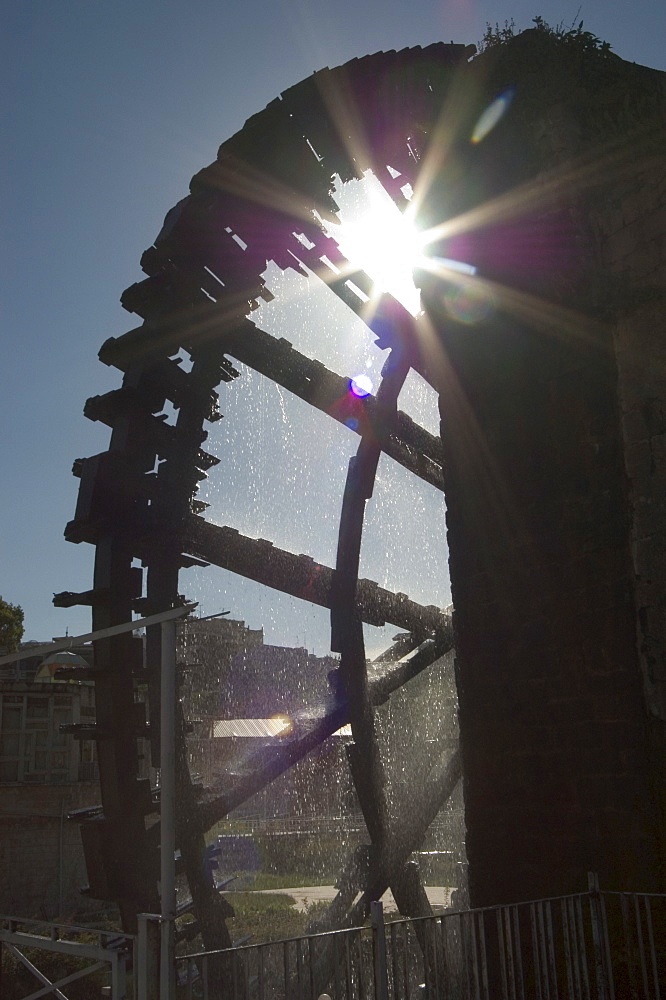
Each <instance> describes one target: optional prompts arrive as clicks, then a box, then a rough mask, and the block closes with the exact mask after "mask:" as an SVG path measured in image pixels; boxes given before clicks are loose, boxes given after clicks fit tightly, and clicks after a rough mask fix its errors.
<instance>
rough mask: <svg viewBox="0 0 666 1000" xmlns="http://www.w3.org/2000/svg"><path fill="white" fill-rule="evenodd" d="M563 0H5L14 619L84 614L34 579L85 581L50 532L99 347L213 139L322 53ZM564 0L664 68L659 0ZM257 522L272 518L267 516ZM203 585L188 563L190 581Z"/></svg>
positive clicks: (377, 44) (426, 39)
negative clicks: (20, 612)
mask: <svg viewBox="0 0 666 1000" xmlns="http://www.w3.org/2000/svg"><path fill="white" fill-rule="evenodd" d="M577 9H578V4H577V3H576V2H573V3H553V2H550V0H549V2H547V3H543V2H542V3H539V4H538V5H537V6H532V4H528V3H526V2H523V0H520V2H516V0H507V2H506V3H504V4H502V5H501V6H500V5H496V4H494V3H490V2H485V3H481V2H474V0H452V2H438V3H436V2H431V0H421V2H420V3H418V4H407V3H404V2H403V3H400V2H397V0H382V2H379V0H369V2H366V3H365V4H358V3H351V2H349V0H339V2H338V3H336V4H331V3H329V2H326V3H324V2H312V0H294V2H292V3H288V4H287V3H272V4H268V3H259V2H257V0H246V2H244V3H242V4H240V3H239V4H231V3H229V2H226V3H222V2H212V0H189V2H187V3H186V2H184V0H178V2H176V0H160V2H157V0H114V2H110V0H109V2H105V0H17V2H14V3H13V4H6V5H5V9H4V16H3V21H4V25H3V27H4V31H3V37H2V40H1V41H0V46H1V51H0V67H1V68H0V73H1V75H2V95H3V105H4V107H3V129H2V131H3V153H2V167H1V169H2V185H1V190H2V195H1V200H2V221H1V227H0V253H1V255H2V257H1V264H2V266H1V268H0V293H1V297H2V317H3V328H2V341H1V346H2V350H1V354H0V359H1V360H0V427H1V428H2V433H1V434H0V505H1V506H0V512H1V515H2V521H1V522H0V523H1V531H0V593H1V594H2V595H3V597H5V598H6V599H8V600H10V601H13V602H16V603H20V604H21V605H22V606H23V607H24V609H25V612H26V638H37V639H48V638H49V637H50V636H52V635H56V634H63V632H64V630H65V628H66V627H67V628H69V631H70V634H71V633H77V632H84V631H87V630H88V628H89V623H90V622H89V611H88V609H85V608H81V609H78V608H73V609H68V610H58V609H54V608H53V607H52V605H51V596H52V593H53V592H54V591H59V590H85V589H87V588H88V587H89V586H90V585H91V573H92V555H93V551H92V548H91V547H90V546H83V545H81V546H73V545H70V544H67V543H66V542H65V541H64V539H63V534H62V533H63V529H64V526H65V523H66V522H67V521H68V520H69V519H71V517H72V516H73V513H74V507H75V502H76V491H77V481H76V480H75V479H74V478H73V477H72V476H71V465H72V462H73V460H74V459H75V458H79V457H84V456H87V455H92V454H95V453H97V452H100V451H103V450H105V448H106V446H107V442H108V431H107V429H106V428H105V427H103V426H101V425H98V424H92V423H90V422H89V421H87V420H85V419H84V417H83V415H82V407H83V404H84V402H85V399H86V398H87V397H88V396H91V395H96V394H98V393H103V392H106V391H108V390H109V389H112V388H116V387H117V386H118V385H119V380H120V376H119V373H117V372H115V371H114V370H112V369H108V368H106V367H105V366H103V365H102V364H101V363H100V362H99V361H98V360H97V351H98V349H99V347H100V345H101V343H102V342H103V341H104V340H105V339H106V338H107V337H109V336H115V335H119V334H121V333H123V332H125V331H126V330H129V329H131V328H132V326H134V325H137V324H136V323H135V322H134V321H133V319H132V317H130V316H129V315H128V314H127V313H125V312H124V311H123V310H122V309H121V307H120V304H119V296H120V293H121V291H122V290H123V289H124V288H125V287H126V286H127V285H129V284H131V283H132V282H134V281H137V280H140V278H141V273H140V270H139V257H140V255H141V252H142V251H143V250H144V249H145V248H146V247H147V246H149V245H150V244H151V243H152V241H153V238H154V236H155V235H156V233H157V231H158V230H159V228H160V225H161V222H162V219H163V217H164V215H165V213H166V211H167V209H168V208H170V207H171V206H172V205H173V204H174V203H175V202H176V201H177V200H178V199H180V198H181V197H183V196H184V195H185V194H186V193H187V188H188V182H189V179H190V177H191V176H192V174H194V173H195V172H196V171H197V170H198V169H199V168H200V167H201V166H203V165H204V164H206V163H208V162H210V161H211V160H212V159H213V158H214V157H215V153H216V150H217V147H218V145H219V144H220V142H222V141H223V140H224V139H225V138H227V137H228V136H230V135H231V134H232V133H233V132H235V131H236V130H237V129H238V128H240V127H241V126H242V124H243V122H244V120H245V119H246V118H247V117H249V116H250V115H251V114H253V113H255V112H256V111H258V110H260V109H261V108H262V107H263V106H264V105H265V104H267V103H268V101H270V100H271V99H272V98H273V97H275V96H276V95H277V94H278V93H279V92H280V91H281V90H284V89H285V88H286V87H288V86H290V85H291V84H293V83H295V82H297V81H298V80H300V79H302V78H303V77H305V76H307V75H309V74H310V73H311V72H313V71H314V70H316V69H319V68H321V67H322V66H325V65H329V66H335V65H338V64H340V63H343V62H345V61H346V60H348V59H350V58H352V57H354V56H361V55H364V54H365V53H367V52H374V51H377V50H380V49H389V48H402V47H404V46H408V45H416V44H429V43H431V42H433V41H440V40H441V41H446V42H448V41H451V40H453V41H456V42H465V43H469V42H476V41H478V40H479V39H480V38H481V36H482V34H483V31H484V26H485V24H486V22H487V21H490V22H493V23H494V22H496V21H499V22H500V23H503V22H504V20H505V19H509V18H513V19H515V22H516V26H517V27H518V28H523V27H528V26H529V25H530V22H531V19H532V18H533V17H534V15H535V14H541V15H542V16H543V17H544V18H545V19H546V20H547V21H548V22H549V23H551V24H556V23H558V22H560V21H565V22H567V23H569V22H571V21H572V20H573V18H574V17H575V16H576V13H577ZM579 17H582V18H583V19H584V21H585V27H586V28H587V29H589V30H591V31H593V32H594V33H595V34H597V35H599V36H600V37H601V38H603V39H605V40H607V41H608V42H610V44H611V45H612V47H613V49H614V51H615V52H616V53H617V54H618V55H620V56H622V57H623V58H625V59H628V60H630V61H635V62H639V63H643V64H645V65H648V66H652V67H654V68H657V69H662V70H663V69H666V57H665V56H664V48H663V40H664V38H665V37H666V5H664V4H663V2H660V0H659V2H658V0H653V2H648V3H641V4H636V3H631V4H630V3H629V2H618V0H606V2H601V0H595V2H589V0H588V2H585V3H583V6H582V10H581V13H580V15H579ZM282 335H283V336H287V333H282ZM290 339H294V338H290ZM229 523H233V521H231V522H229ZM257 533H258V534H262V533H263V534H265V535H268V536H269V537H271V533H270V530H269V528H268V527H267V528H266V530H265V531H263V532H262V531H258V532H257ZM293 544H294V545H295V546H296V550H297V551H302V550H303V549H302V548H299V547H298V540H296V541H295V542H294V543H293ZM376 572H377V573H379V572H380V571H379V570H376ZM380 582H381V581H380ZM202 587H203V585H201V584H199V583H196V582H195V583H194V585H193V588H192V589H193V591H194V594H193V596H195V597H198V596H203V589H202ZM199 591H200V592H201V593H199ZM239 594H240V596H239V597H238V598H237V599H236V603H237V606H233V608H232V610H233V611H234V613H236V614H237V615H238V616H239V617H242V616H245V617H248V620H250V623H251V624H252V625H253V626H254V627H258V626H259V625H261V624H266V627H267V629H270V622H269V618H270V617H271V616H273V617H275V616H276V615H277V617H279V613H280V610H279V606H278V605H274V606H272V608H271V610H270V612H269V611H268V610H266V612H265V614H266V616H267V617H266V622H264V621H263V620H262V615H263V614H264V612H263V611H262V610H261V609H260V608H259V607H258V606H257V604H256V598H255V596H253V594H251V593H250V592H249V591H247V594H246V600H247V602H248V603H247V605H246V606H244V605H243V594H245V591H243V589H242V587H241V590H240V591H239ZM426 597H427V595H424V599H426ZM216 599H217V598H216V596H215V595H213V596H208V597H204V611H205V612H207V613H210V612H212V611H214V610H218V609H217V607H216V606H215V601H216ZM253 602H254V603H253ZM232 603H233V602H232ZM226 606H227V607H228V606H229V603H228V602H227V604H226ZM248 608H249V609H250V610H249V613H248ZM276 608H277V611H276ZM253 614H254V618H253V617H252V615H253ZM322 621H323V619H322V618H321V615H320V614H319V613H318V612H317V613H314V612H313V617H311V619H310V618H307V617H306V618H304V619H302V620H299V621H298V623H296V619H295V618H294V619H293V621H292V622H291V624H290V625H289V630H288V633H286V632H284V631H283V632H280V629H279V628H278V627H277V625H276V628H275V629H273V631H272V632H270V633H269V634H270V635H271V637H272V638H273V641H278V642H290V643H291V642H295V641H296V640H297V639H298V641H299V642H310V641H311V636H310V637H308V635H307V633H308V630H310V632H311V633H312V634H314V633H315V632H317V631H318V630H319V629H320V627H321V623H322Z"/></svg>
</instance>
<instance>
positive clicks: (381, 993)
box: [370, 899, 389, 1000]
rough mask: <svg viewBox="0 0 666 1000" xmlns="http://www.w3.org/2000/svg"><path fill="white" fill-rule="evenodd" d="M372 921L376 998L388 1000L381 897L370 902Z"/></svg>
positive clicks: (376, 999) (377, 999)
mask: <svg viewBox="0 0 666 1000" xmlns="http://www.w3.org/2000/svg"><path fill="white" fill-rule="evenodd" d="M370 922H371V924H372V930H373V938H374V945H375V948H374V952H375V955H374V958H375V1000H388V995H389V994H388V969H387V964H386V932H385V928H384V907H383V905H382V902H381V900H379V899H373V900H372V902H371V903H370Z"/></svg>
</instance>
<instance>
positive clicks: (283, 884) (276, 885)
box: [252, 872, 337, 890]
mask: <svg viewBox="0 0 666 1000" xmlns="http://www.w3.org/2000/svg"><path fill="white" fill-rule="evenodd" d="M336 878H337V875H274V874H273V873H272V872H258V873H257V875H256V876H255V879H254V881H253V883H252V888H253V889H255V890H258V889H299V888H300V887H301V886H303V885H333V884H334V882H335V880H336Z"/></svg>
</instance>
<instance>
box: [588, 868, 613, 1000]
mask: <svg viewBox="0 0 666 1000" xmlns="http://www.w3.org/2000/svg"><path fill="white" fill-rule="evenodd" d="M587 886H588V889H589V893H590V917H591V920H592V946H593V948H594V963H595V966H596V973H597V990H598V995H599V998H600V1000H612V996H613V994H612V989H609V985H610V984H609V976H608V972H609V970H608V969H607V967H606V965H607V963H606V954H605V947H604V945H605V926H604V914H603V912H602V908H601V893H600V890H599V876H598V875H597V873H596V872H588V873H587Z"/></svg>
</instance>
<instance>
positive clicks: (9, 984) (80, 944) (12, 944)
mask: <svg viewBox="0 0 666 1000" xmlns="http://www.w3.org/2000/svg"><path fill="white" fill-rule="evenodd" d="M135 945H136V940H135V938H134V937H133V936H132V935H130V934H120V933H118V931H104V930H99V929H98V928H95V927H80V926H75V925H73V924H61V923H47V922H45V921H37V920H26V919H23V918H20V917H0V996H2V997H3V998H5V997H7V998H10V997H11V998H12V1000H19V998H20V1000H38V998H41V997H45V998H52V997H56V998H57V1000H68V998H67V993H66V992H64V991H65V990H67V992H69V987H70V985H71V984H73V983H75V982H77V981H79V980H81V979H85V978H87V977H89V976H93V975H94V976H95V977H96V979H98V976H97V974H98V973H104V976H103V979H104V982H103V984H102V985H105V986H108V987H109V988H110V991H109V997H110V998H111V1000H125V998H126V997H127V989H128V985H129V982H130V980H131V972H132V969H133V968H134V967H136V956H135ZM3 952H4V953H5V954H4V955H3ZM54 954H55V956H56V959H55V962H54V960H53V955H54ZM9 956H11V958H12V959H13V963H12V966H10V963H9V962H8V961H7V960H6V959H7V957H9ZM49 956H50V961H49V960H48V958H49ZM3 958H4V959H5V960H4V961H3ZM40 966H41V968H40ZM53 969H57V972H56V973H55V974H54V972H53ZM24 984H25V985H24ZM90 988H91V990H95V989H96V995H100V990H99V989H97V988H96V987H94V986H93V984H92V983H90ZM91 995H93V994H91Z"/></svg>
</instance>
